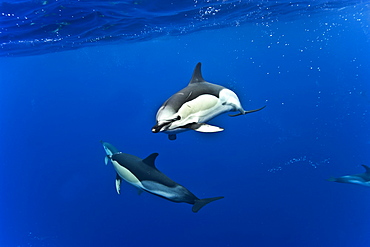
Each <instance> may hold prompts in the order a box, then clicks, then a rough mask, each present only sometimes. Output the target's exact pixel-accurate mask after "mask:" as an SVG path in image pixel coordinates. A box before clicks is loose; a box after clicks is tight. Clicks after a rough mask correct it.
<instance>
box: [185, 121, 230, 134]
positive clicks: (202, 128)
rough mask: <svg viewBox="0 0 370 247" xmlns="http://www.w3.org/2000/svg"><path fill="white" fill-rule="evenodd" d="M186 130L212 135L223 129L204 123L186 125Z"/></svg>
mask: <svg viewBox="0 0 370 247" xmlns="http://www.w3.org/2000/svg"><path fill="white" fill-rule="evenodd" d="M186 128H189V129H192V130H195V131H198V132H203V133H213V132H220V131H223V130H224V129H223V128H220V127H217V126H213V125H210V124H206V123H191V124H188V125H186Z"/></svg>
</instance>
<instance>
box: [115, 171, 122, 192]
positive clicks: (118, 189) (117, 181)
mask: <svg viewBox="0 0 370 247" xmlns="http://www.w3.org/2000/svg"><path fill="white" fill-rule="evenodd" d="M121 182H122V178H121V177H120V176H119V175H118V173H116V191H117V193H118V194H121Z"/></svg>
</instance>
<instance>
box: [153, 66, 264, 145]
mask: <svg viewBox="0 0 370 247" xmlns="http://www.w3.org/2000/svg"><path fill="white" fill-rule="evenodd" d="M265 107H266V106H263V107H261V108H259V109H255V110H249V111H245V110H244V109H243V107H242V106H241V104H240V101H239V98H238V96H237V95H236V94H235V93H234V92H233V91H231V90H230V89H227V88H225V87H223V86H220V85H216V84H212V83H209V82H207V81H205V80H204V79H203V76H202V72H201V63H198V64H197V65H196V66H195V69H194V72H193V76H192V78H191V80H190V82H189V84H188V86H187V87H185V88H183V89H181V90H180V91H179V92H177V93H176V94H174V95H172V96H171V97H170V98H169V99H168V100H167V101H166V102H164V103H163V105H162V106H161V107H160V108H159V110H158V112H157V115H156V120H157V123H156V125H154V126H153V128H152V132H153V133H158V132H164V133H166V134H168V138H169V139H170V140H175V139H176V134H177V133H180V132H183V131H186V130H191V129H192V130H196V131H199V132H219V131H222V130H223V128H220V127H217V126H212V125H209V124H206V122H207V121H209V120H211V119H212V118H214V117H216V116H218V115H220V114H222V113H225V112H228V111H239V113H237V114H234V115H229V116H231V117H235V116H239V115H245V114H248V113H252V112H256V111H260V110H262V109H263V108H265Z"/></svg>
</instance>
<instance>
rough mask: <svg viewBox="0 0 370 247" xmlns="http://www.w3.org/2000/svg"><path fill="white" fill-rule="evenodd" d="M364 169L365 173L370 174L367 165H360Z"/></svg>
mask: <svg viewBox="0 0 370 247" xmlns="http://www.w3.org/2000/svg"><path fill="white" fill-rule="evenodd" d="M362 166H363V167H364V168H365V169H366V173H370V167H368V166H367V165H362Z"/></svg>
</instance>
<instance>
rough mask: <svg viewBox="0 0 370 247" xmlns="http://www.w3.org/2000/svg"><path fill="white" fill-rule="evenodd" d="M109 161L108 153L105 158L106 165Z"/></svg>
mask: <svg viewBox="0 0 370 247" xmlns="http://www.w3.org/2000/svg"><path fill="white" fill-rule="evenodd" d="M108 162H109V157H108V155H107V156H105V158H104V163H105V165H108Z"/></svg>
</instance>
